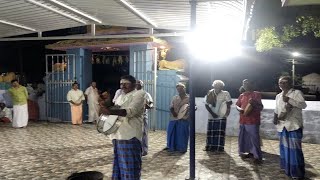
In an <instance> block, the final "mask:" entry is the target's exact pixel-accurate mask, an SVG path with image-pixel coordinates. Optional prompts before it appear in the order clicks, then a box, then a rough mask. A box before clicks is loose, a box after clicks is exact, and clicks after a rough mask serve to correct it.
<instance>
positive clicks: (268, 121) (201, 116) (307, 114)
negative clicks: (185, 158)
mask: <svg viewBox="0 0 320 180" xmlns="http://www.w3.org/2000/svg"><path fill="white" fill-rule="evenodd" d="M235 102H236V99H233V104H232V106H231V113H230V116H229V117H228V119H227V128H226V134H227V135H228V136H238V132H239V113H238V111H237V110H236V108H235ZM262 103H263V105H264V109H263V111H262V113H261V126H260V128H261V131H260V134H261V136H262V137H263V138H266V139H278V135H277V131H276V128H275V126H274V125H273V122H272V121H273V112H274V105H275V100H262ZM306 103H307V108H306V109H305V110H303V118H304V131H303V133H304V137H303V142H308V143H317V144H320V131H319V129H320V120H319V117H320V102H319V101H307V102H306ZM196 105H197V107H198V110H197V111H196V132H197V133H206V129H207V119H208V113H207V110H206V109H205V106H204V98H199V97H198V98H196Z"/></svg>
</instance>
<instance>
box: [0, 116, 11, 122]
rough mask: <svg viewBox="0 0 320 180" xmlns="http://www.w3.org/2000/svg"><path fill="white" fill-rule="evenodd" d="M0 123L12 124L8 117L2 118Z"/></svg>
mask: <svg viewBox="0 0 320 180" xmlns="http://www.w3.org/2000/svg"><path fill="white" fill-rule="evenodd" d="M0 121H2V122H4V123H9V122H11V121H10V119H9V118H7V117H3V118H0Z"/></svg>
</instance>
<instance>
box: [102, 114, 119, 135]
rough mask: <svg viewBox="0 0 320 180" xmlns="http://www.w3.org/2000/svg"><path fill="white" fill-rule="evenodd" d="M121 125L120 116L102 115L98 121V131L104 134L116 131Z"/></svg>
mask: <svg viewBox="0 0 320 180" xmlns="http://www.w3.org/2000/svg"><path fill="white" fill-rule="evenodd" d="M120 125H121V121H119V120H118V116H115V115H103V114H102V115H100V117H99V119H98V121H97V131H98V132H99V133H103V134H104V135H110V134H113V133H115V132H116V131H117V130H118V128H119V127H120Z"/></svg>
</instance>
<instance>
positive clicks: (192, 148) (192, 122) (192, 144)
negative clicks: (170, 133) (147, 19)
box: [189, 0, 197, 180]
mask: <svg viewBox="0 0 320 180" xmlns="http://www.w3.org/2000/svg"><path fill="white" fill-rule="evenodd" d="M190 5H191V17H190V20H191V21H190V27H191V31H194V30H195V27H196V14H197V1H196V0H190ZM191 57H192V56H190V68H189V93H190V166H189V168H190V177H189V180H194V179H195V177H196V172H195V169H196V165H195V164H196V163H195V97H194V92H193V73H192V64H193V63H192V60H193V59H192V58H193V57H192V58H191Z"/></svg>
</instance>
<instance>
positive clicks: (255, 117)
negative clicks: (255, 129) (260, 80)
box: [236, 91, 263, 125]
mask: <svg viewBox="0 0 320 180" xmlns="http://www.w3.org/2000/svg"><path fill="white" fill-rule="evenodd" d="M250 99H252V100H253V101H254V105H253V110H252V111H251V113H249V114H248V115H247V116H244V115H243V114H242V113H240V124H251V125H252V124H260V112H261V110H262V108H261V107H263V106H262V102H261V94H260V93H259V92H257V91H253V92H244V93H242V94H241V95H240V96H239V98H238V101H237V103H236V105H237V106H239V107H240V108H242V109H243V110H244V109H245V108H246V106H247V105H248V104H249V100H250ZM257 104H261V106H260V107H257Z"/></svg>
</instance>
